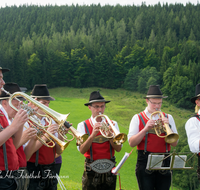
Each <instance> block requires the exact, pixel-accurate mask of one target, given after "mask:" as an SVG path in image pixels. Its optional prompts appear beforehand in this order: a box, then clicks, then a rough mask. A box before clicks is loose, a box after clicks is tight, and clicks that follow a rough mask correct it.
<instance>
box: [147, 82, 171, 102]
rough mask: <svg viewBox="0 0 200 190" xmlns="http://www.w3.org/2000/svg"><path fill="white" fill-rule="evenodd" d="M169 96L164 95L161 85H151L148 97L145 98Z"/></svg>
mask: <svg viewBox="0 0 200 190" xmlns="http://www.w3.org/2000/svg"><path fill="white" fill-rule="evenodd" d="M167 97H168V96H163V94H162V92H161V90H160V87H159V85H150V86H149V90H148V92H147V95H146V97H144V98H146V99H147V98H167Z"/></svg>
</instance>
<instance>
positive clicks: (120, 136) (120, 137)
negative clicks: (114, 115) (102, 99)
mask: <svg viewBox="0 0 200 190" xmlns="http://www.w3.org/2000/svg"><path fill="white" fill-rule="evenodd" d="M98 117H101V118H102V121H103V122H102V127H101V128H100V133H101V134H102V136H104V137H105V138H108V139H112V138H113V142H114V143H115V144H117V145H121V144H123V143H124V142H125V141H126V140H127V135H126V134H125V133H120V132H119V131H118V130H117V129H116V127H115V126H114V125H113V123H112V122H111V121H110V119H109V118H108V116H106V115H104V114H101V113H99V115H97V116H96V117H95V118H94V120H95V121H96V119H97V118H98Z"/></svg>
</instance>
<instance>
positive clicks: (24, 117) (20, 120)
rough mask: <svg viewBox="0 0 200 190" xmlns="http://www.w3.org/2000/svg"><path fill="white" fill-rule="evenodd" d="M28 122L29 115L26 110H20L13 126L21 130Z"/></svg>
mask: <svg viewBox="0 0 200 190" xmlns="http://www.w3.org/2000/svg"><path fill="white" fill-rule="evenodd" d="M27 121H28V114H27V111H26V110H23V109H20V110H19V111H18V112H17V114H16V115H15V117H14V120H13V126H15V127H16V128H20V127H23V126H24V123H25V122H27Z"/></svg>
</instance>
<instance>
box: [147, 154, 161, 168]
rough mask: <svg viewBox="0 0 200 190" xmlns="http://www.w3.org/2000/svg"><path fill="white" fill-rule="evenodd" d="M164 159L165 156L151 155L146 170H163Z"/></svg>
mask: <svg viewBox="0 0 200 190" xmlns="http://www.w3.org/2000/svg"><path fill="white" fill-rule="evenodd" d="M163 159H164V155H151V154H149V156H148V162H147V166H146V169H157V168H161V166H162V163H163V161H162V160H163Z"/></svg>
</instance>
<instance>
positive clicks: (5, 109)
mask: <svg viewBox="0 0 200 190" xmlns="http://www.w3.org/2000/svg"><path fill="white" fill-rule="evenodd" d="M4 88H5V89H6V90H7V91H9V92H10V93H14V92H17V91H20V88H19V86H18V85H17V84H16V83H8V84H5V85H4ZM8 100H9V95H7V94H6V93H5V92H4V91H2V92H1V94H0V101H1V105H0V127H1V130H0V145H1V146H0V170H1V172H0V184H1V185H0V189H8V190H15V189H22V188H20V187H19V185H17V183H16V181H15V180H16V179H19V178H20V177H21V174H22V173H23V172H22V171H19V159H18V154H17V150H16V147H18V146H19V142H20V139H21V136H22V130H23V125H24V123H25V122H26V121H27V120H28V115H27V112H26V111H24V110H22V109H19V105H20V101H18V100H16V99H13V100H12V101H11V103H12V105H13V106H15V107H16V108H17V109H19V111H18V112H17V111H15V110H14V109H13V108H11V107H10V105H9V102H8ZM13 118H14V119H13ZM20 180H22V178H20ZM20 184H22V183H20Z"/></svg>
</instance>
